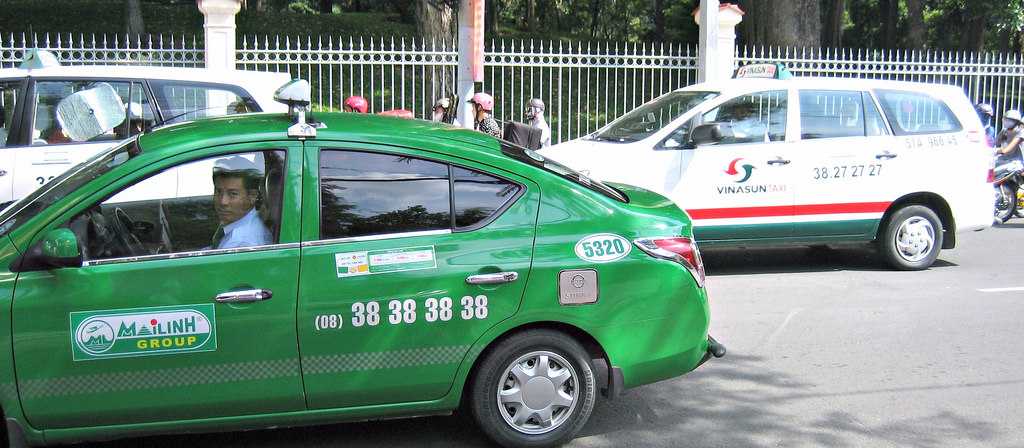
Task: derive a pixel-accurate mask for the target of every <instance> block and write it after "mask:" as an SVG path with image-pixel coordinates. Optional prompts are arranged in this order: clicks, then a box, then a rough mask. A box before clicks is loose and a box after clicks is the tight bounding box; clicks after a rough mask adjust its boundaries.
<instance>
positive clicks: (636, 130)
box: [590, 91, 718, 143]
mask: <svg viewBox="0 0 1024 448" xmlns="http://www.w3.org/2000/svg"><path fill="white" fill-rule="evenodd" d="M716 96H718V93H717V92H691V91H686V92H671V93H668V94H666V95H664V96H662V97H660V98H658V99H656V100H654V101H651V102H649V103H647V104H644V105H642V106H640V107H638V108H636V109H633V110H632V111H630V112H629V113H627V114H626V115H623V116H622V117H620V118H618V119H616V120H615V121H613V122H612V123H611V124H609V125H608V126H606V127H605V128H603V129H601V130H600V131H597V132H596V133H594V135H593V136H591V137H590V138H592V139H595V140H605V141H611V142H618V143H627V142H635V141H638V140H642V139H645V138H647V137H650V136H651V135H652V134H654V133H655V132H657V131H658V130H660V129H661V128H663V127H665V126H667V125H668V124H669V123H671V122H672V121H673V120H675V119H676V118H679V117H680V116H682V115H683V114H684V113H686V111H688V110H690V109H693V108H694V107H696V106H697V105H698V104H700V103H703V102H704V101H707V100H709V99H712V98H714V97H716Z"/></svg>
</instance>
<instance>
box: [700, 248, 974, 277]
mask: <svg viewBox="0 0 1024 448" xmlns="http://www.w3.org/2000/svg"><path fill="white" fill-rule="evenodd" d="M701 255H702V256H703V258H704V267H705V269H706V270H707V273H708V275H719V276H720V275H739V274H778V273H793V272H830V271H891V270H893V269H892V268H891V267H890V266H889V265H888V264H886V263H885V260H883V259H882V256H881V255H879V254H878V252H877V251H876V250H874V249H873V248H872V247H870V246H850V247H846V246H843V247H837V248H829V247H825V246H813V247H802V246H795V247H772V248H760V247H759V248H708V249H702V250H701ZM941 256H942V254H941V253H940V254H939V257H941ZM950 266H956V264H955V263H951V262H948V261H945V260H943V259H941V258H939V259H938V260H936V261H935V264H933V265H932V267H931V268H930V269H941V268H945V267H950Z"/></svg>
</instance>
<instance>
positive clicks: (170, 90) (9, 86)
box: [0, 66, 290, 205]
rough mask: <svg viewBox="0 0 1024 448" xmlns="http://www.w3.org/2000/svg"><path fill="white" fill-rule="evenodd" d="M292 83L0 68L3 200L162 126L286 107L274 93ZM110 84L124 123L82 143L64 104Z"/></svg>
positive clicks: (232, 75) (230, 76) (282, 78)
mask: <svg viewBox="0 0 1024 448" xmlns="http://www.w3.org/2000/svg"><path fill="white" fill-rule="evenodd" d="M289 80H290V76H289V75H288V74H286V73H261V72H250V71H231V72H228V71H213V70H207V69H196V68H168V67H140V66H74V67H71V66H50V67H43V68H34V69H23V68H13V69H0V151H2V152H3V156H2V157H0V205H2V204H6V203H9V202H10V201H13V200H16V199H20V198H22V197H25V196H26V195H28V194H29V193H31V192H32V191H33V190H35V189H37V188H39V187H40V186H41V185H43V184H44V183H46V181H48V180H49V179H52V178H54V177H55V176H58V175H60V174H61V173H62V172H64V171H65V170H67V169H69V168H71V167H72V166H74V165H75V164H77V163H79V162H81V161H83V160H85V159H87V158H88V157H90V156H92V155H93V154H96V153H97V152H99V151H101V150H103V149H106V148H109V147H111V146H113V145H114V144H115V143H116V142H118V141H120V140H123V139H124V138H127V137H130V136H132V135H135V134H137V133H139V132H144V131H148V130H149V129H151V128H153V127H155V126H160V125H164V124H170V123H176V122H181V121H186V120H193V119H196V118H202V117H209V116H217V115H227V114H235V113H246V112H261V111H262V112H284V111H286V108H285V106H284V105H282V104H280V103H277V102H275V101H273V94H274V90H275V89H276V88H277V87H278V86H280V85H282V84H284V83H286V82H288V81H289ZM102 84H106V85H109V86H110V87H113V90H114V91H115V92H116V93H117V95H118V96H119V97H120V99H121V103H122V104H123V106H124V107H123V110H120V111H117V112H118V113H119V115H117V124H116V125H115V126H114V127H113V128H112V129H108V130H106V131H105V132H102V133H101V134H99V135H96V136H94V137H91V138H88V139H85V140H80V141H76V138H75V137H76V136H75V132H71V131H72V130H70V129H65V128H62V127H61V124H60V123H61V120H60V119H58V113H57V109H58V105H59V104H61V102H62V101H63V100H65V99H66V98H68V97H69V96H71V95H73V94H75V93H81V92H83V91H86V90H89V89H95V88H96V87H97V86H101V85H102ZM104 89H105V87H104ZM106 90H108V91H109V89H106Z"/></svg>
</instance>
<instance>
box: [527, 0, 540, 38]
mask: <svg viewBox="0 0 1024 448" xmlns="http://www.w3.org/2000/svg"><path fill="white" fill-rule="evenodd" d="M538 28H539V27H538V26H537V0H526V29H527V30H529V31H530V34H531V35H534V34H536V33H537V29H538Z"/></svg>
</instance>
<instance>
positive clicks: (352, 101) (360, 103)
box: [345, 96, 369, 114]
mask: <svg viewBox="0 0 1024 448" xmlns="http://www.w3.org/2000/svg"><path fill="white" fill-rule="evenodd" d="M345 105H346V106H348V107H351V108H352V110H354V111H356V112H359V113H361V114H365V113H366V111H367V110H369V103H367V102H366V98H363V97H361V96H350V97H348V98H345Z"/></svg>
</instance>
